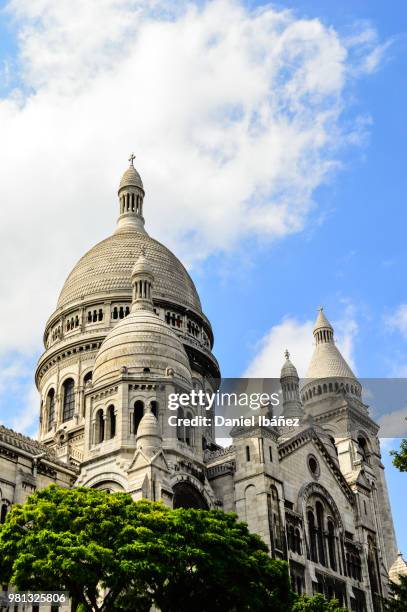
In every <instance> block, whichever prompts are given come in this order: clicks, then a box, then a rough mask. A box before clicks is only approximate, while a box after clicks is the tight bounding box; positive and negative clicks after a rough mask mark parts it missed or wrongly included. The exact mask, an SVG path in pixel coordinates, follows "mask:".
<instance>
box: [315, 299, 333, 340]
mask: <svg viewBox="0 0 407 612" xmlns="http://www.w3.org/2000/svg"><path fill="white" fill-rule="evenodd" d="M318 310H319V312H318V317H317V320H316V321H315V325H314V330H313V333H314V338H315V342H316V343H317V344H322V343H323V342H332V343H333V341H334V330H333V327H332V325H331V324H330V322H329V321H328V319H327V318H326V316H325V314H324V309H323V308H322V306H320V307H319V308H318Z"/></svg>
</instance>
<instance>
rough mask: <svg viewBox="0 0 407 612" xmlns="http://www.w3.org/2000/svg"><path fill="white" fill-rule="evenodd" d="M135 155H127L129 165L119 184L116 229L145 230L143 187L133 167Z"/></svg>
mask: <svg viewBox="0 0 407 612" xmlns="http://www.w3.org/2000/svg"><path fill="white" fill-rule="evenodd" d="M134 159H135V155H134V153H132V154H131V155H130V157H129V162H130V165H129V167H128V168H127V170H126V172H125V173H124V174H123V176H122V179H121V181H120V185H119V191H118V196H119V212H120V214H119V219H118V222H117V229H116V232H118V231H123V230H126V229H129V228H131V229H133V230H134V229H136V230H138V231H140V232H145V229H144V217H143V201H144V195H145V194H144V187H143V181H142V180H141V177H140V175H139V173H138V172H137V170H136V169H135V167H134Z"/></svg>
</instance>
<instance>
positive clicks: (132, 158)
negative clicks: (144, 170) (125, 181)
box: [129, 153, 136, 167]
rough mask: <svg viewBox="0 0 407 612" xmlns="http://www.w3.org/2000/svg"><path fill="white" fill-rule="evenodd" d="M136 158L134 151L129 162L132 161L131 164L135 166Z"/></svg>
mask: <svg viewBox="0 0 407 612" xmlns="http://www.w3.org/2000/svg"><path fill="white" fill-rule="evenodd" d="M135 159H136V156H135V155H134V153H132V154H131V155H130V157H129V162H130V166H133V167H134V163H133V162H134V160H135Z"/></svg>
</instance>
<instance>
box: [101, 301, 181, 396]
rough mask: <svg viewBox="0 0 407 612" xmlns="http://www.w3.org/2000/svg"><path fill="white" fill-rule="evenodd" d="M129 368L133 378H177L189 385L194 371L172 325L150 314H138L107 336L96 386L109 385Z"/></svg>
mask: <svg viewBox="0 0 407 612" xmlns="http://www.w3.org/2000/svg"><path fill="white" fill-rule="evenodd" d="M123 368H126V370H127V372H128V373H129V374H130V375H140V376H143V375H144V376H145V374H146V373H147V372H148V373H151V374H154V375H156V376H159V377H166V376H167V375H168V368H171V369H172V370H173V371H174V378H175V379H179V380H181V381H183V382H185V383H188V384H189V385H191V384H192V381H191V370H190V367H189V361H188V357H187V355H186V352H185V350H184V347H183V345H182V343H181V341H180V340H179V339H178V338H177V336H176V335H175V333H174V332H173V331H172V329H171V328H170V327H168V325H166V323H165V322H164V321H162V320H161V319H159V317H158V316H157V315H156V314H155V313H154V312H153V311H149V310H144V309H142V310H134V311H132V312H131V313H130V314H129V315H128V316H127V317H125V318H124V319H123V320H121V321H120V322H119V323H118V324H117V325H116V326H115V327H114V328H113V329H112V330H111V331H110V332H109V333H108V335H107V336H106V338H105V339H104V341H103V342H102V345H101V347H100V349H99V351H98V354H97V356H96V360H95V365H94V368H93V385H94V386H96V385H97V384H100V383H105V382H106V383H108V382H109V381H110V380H113V379H114V378H116V377H117V375H118V374H120V372H122V371H123Z"/></svg>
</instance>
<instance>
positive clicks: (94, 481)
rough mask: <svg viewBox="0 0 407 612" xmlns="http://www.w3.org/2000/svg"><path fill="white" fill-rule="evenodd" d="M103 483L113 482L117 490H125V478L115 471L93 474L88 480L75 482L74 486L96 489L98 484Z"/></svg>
mask: <svg viewBox="0 0 407 612" xmlns="http://www.w3.org/2000/svg"><path fill="white" fill-rule="evenodd" d="M104 483H112V484H114V485H115V486H117V491H127V478H126V477H125V476H123V475H122V474H119V473H117V472H103V474H95V475H94V476H91V477H90V478H89V479H88V480H84V481H83V482H80V483H77V484H75V486H81V487H89V488H91V489H98V488H99V485H103V484H104ZM100 488H102V487H100Z"/></svg>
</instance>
